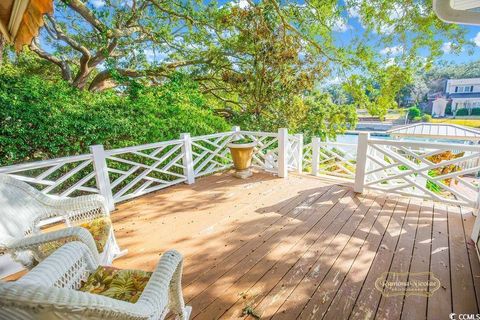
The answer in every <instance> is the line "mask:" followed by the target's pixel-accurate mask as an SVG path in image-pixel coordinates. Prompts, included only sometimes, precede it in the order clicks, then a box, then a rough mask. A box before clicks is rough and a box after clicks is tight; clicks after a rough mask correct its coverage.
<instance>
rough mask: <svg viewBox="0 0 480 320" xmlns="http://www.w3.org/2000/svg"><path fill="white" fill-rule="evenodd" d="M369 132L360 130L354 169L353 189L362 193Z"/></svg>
mask: <svg viewBox="0 0 480 320" xmlns="http://www.w3.org/2000/svg"><path fill="white" fill-rule="evenodd" d="M369 139H370V133H368V132H360V134H359V135H358V145H357V164H356V169H355V183H354V185H353V191H355V192H358V193H363V189H364V185H365V172H366V167H367V152H368V140H369Z"/></svg>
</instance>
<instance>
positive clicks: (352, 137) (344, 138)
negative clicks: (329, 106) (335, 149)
mask: <svg viewBox="0 0 480 320" xmlns="http://www.w3.org/2000/svg"><path fill="white" fill-rule="evenodd" d="M370 137H371V138H374V139H385V140H391V139H393V138H392V137H391V136H390V135H388V134H387V133H380V132H371V133H370ZM402 140H408V141H419V142H427V141H430V142H443V143H456V144H464V143H465V141H461V140H448V139H424V138H403V139H402ZM336 141H337V142H340V143H351V144H357V142H358V134H357V133H347V134H342V135H338V136H337V139H336Z"/></svg>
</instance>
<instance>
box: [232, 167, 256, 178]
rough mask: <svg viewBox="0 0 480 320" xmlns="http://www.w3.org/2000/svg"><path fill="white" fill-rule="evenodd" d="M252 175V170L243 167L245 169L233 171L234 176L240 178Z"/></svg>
mask: <svg viewBox="0 0 480 320" xmlns="http://www.w3.org/2000/svg"><path fill="white" fill-rule="evenodd" d="M252 175H253V173H252V170H250V168H249V169H245V170H236V171H235V173H234V174H233V176H234V177H237V178H240V179H247V178H249V177H251V176H252Z"/></svg>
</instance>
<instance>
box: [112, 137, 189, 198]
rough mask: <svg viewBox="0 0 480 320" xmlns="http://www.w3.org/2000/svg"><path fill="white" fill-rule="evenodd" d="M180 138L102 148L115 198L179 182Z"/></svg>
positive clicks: (180, 164)
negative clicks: (140, 144) (138, 144)
mask: <svg viewBox="0 0 480 320" xmlns="http://www.w3.org/2000/svg"><path fill="white" fill-rule="evenodd" d="M182 146H183V140H171V141H166V142H161V143H154V144H148V145H143V146H135V147H129V148H122V149H115V150H109V151H105V153H106V162H107V168H108V172H109V179H110V187H111V189H112V194H113V199H114V201H115V202H119V201H124V200H128V199H131V198H134V197H138V196H140V195H142V194H146V193H149V192H152V191H156V190H160V189H162V188H165V187H168V186H171V185H174V184H177V183H180V182H183V181H185V180H186V177H185V175H184V165H183V156H184V153H183V151H182Z"/></svg>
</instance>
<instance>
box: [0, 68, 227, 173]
mask: <svg viewBox="0 0 480 320" xmlns="http://www.w3.org/2000/svg"><path fill="white" fill-rule="evenodd" d="M229 128H230V126H229V125H228V123H227V122H226V121H225V120H224V119H223V118H221V117H218V116H216V115H215V114H214V112H213V110H212V109H211V108H210V107H209V103H208V101H207V100H206V99H205V97H204V96H203V95H202V94H201V93H200V91H199V90H198V88H197V86H196V85H195V84H194V83H193V82H190V81H188V79H186V78H185V77H184V76H182V75H176V76H174V77H173V78H172V79H171V80H170V81H168V82H167V83H165V84H164V85H162V86H159V87H153V88H152V87H151V88H144V87H142V86H139V87H137V88H136V92H134V94H129V93H128V92H123V93H121V92H120V93H119V92H114V91H109V92H102V93H90V92H85V91H79V90H77V89H74V88H72V87H71V86H69V85H68V84H66V83H64V82H62V81H58V82H48V81H45V80H43V79H41V78H40V77H37V76H28V75H23V74H21V73H19V72H18V71H15V70H14V69H13V68H12V67H9V66H2V68H1V69H0V165H9V164H14V163H19V162H24V161H33V160H42V159H50V158H56V157H61V156H69V155H76V154H81V153H85V152H88V147H89V146H90V145H94V144H103V145H104V146H105V148H106V149H111V148H117V147H124V146H132V145H139V144H145V143H151V142H157V141H164V140H170V139H177V138H178V137H179V135H180V133H182V132H190V133H191V134H192V135H201V134H210V133H215V132H221V131H225V130H229Z"/></svg>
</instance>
